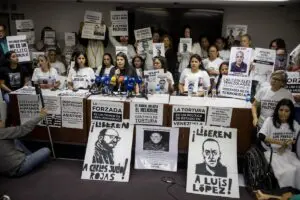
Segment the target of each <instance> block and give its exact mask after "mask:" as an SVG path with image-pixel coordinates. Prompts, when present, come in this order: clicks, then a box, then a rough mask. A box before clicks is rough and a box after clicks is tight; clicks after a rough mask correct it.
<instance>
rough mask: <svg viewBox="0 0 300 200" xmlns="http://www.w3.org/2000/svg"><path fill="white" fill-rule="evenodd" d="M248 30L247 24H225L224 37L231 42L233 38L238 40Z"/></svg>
mask: <svg viewBox="0 0 300 200" xmlns="http://www.w3.org/2000/svg"><path fill="white" fill-rule="evenodd" d="M247 31H248V26H247V25H235V24H230V25H227V26H226V33H225V37H226V38H227V39H228V42H229V43H230V44H232V43H233V42H234V40H240V39H241V36H242V35H245V34H246V33H247Z"/></svg>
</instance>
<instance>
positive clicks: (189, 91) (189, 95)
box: [188, 84, 193, 98]
mask: <svg viewBox="0 0 300 200" xmlns="http://www.w3.org/2000/svg"><path fill="white" fill-rule="evenodd" d="M192 96H193V85H192V84H190V85H189V87H188V97H189V98H191V97H192Z"/></svg>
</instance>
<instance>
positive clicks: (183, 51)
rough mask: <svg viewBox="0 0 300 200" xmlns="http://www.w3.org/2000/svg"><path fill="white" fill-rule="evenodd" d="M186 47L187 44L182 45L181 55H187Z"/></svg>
mask: <svg viewBox="0 0 300 200" xmlns="http://www.w3.org/2000/svg"><path fill="white" fill-rule="evenodd" d="M187 49H188V45H187V43H183V44H182V53H187Z"/></svg>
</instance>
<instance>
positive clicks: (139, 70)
mask: <svg viewBox="0 0 300 200" xmlns="http://www.w3.org/2000/svg"><path fill="white" fill-rule="evenodd" d="M132 66H133V68H135V71H136V74H137V76H138V77H143V74H144V67H145V61H144V59H143V58H142V57H141V56H134V57H133V59H132Z"/></svg>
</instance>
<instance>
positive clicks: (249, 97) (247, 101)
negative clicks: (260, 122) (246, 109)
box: [245, 93, 251, 106]
mask: <svg viewBox="0 0 300 200" xmlns="http://www.w3.org/2000/svg"><path fill="white" fill-rule="evenodd" d="M245 100H246V106H247V104H248V103H249V102H250V100H251V95H250V94H249V93H247V95H246V99H245Z"/></svg>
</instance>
